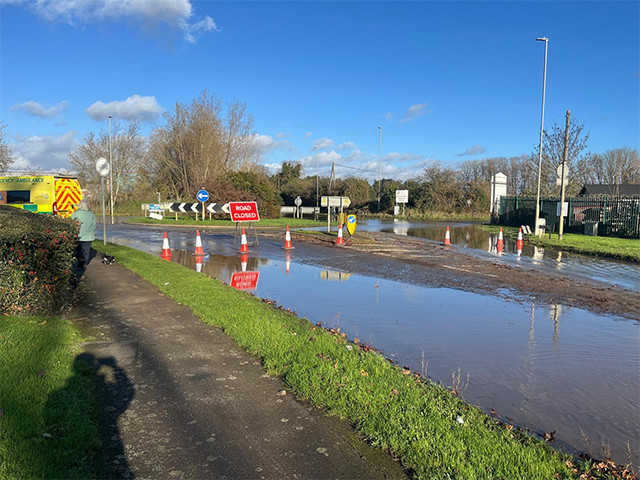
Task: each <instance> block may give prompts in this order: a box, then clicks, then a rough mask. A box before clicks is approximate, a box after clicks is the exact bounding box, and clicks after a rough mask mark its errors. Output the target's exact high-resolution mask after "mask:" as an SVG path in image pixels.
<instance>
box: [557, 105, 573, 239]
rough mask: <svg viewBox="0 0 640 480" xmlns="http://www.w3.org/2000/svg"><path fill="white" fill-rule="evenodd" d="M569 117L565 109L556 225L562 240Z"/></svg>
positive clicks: (569, 113)
mask: <svg viewBox="0 0 640 480" xmlns="http://www.w3.org/2000/svg"><path fill="white" fill-rule="evenodd" d="M570 118H571V111H570V110H567V123H566V125H565V127H564V153H563V154H562V169H561V173H560V226H559V227H558V240H562V233H563V232H564V189H565V184H566V180H565V176H566V174H567V172H566V171H565V170H566V168H567V156H568V153H569V119H570ZM567 213H569V212H567Z"/></svg>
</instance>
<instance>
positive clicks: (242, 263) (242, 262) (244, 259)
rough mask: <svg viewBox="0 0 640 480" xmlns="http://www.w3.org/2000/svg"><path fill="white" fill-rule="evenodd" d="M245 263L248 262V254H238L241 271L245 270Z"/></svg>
mask: <svg viewBox="0 0 640 480" xmlns="http://www.w3.org/2000/svg"><path fill="white" fill-rule="evenodd" d="M247 263H249V255H247V254H244V255H240V267H241V268H242V271H243V272H246V271H247Z"/></svg>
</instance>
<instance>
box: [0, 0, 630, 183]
mask: <svg viewBox="0 0 640 480" xmlns="http://www.w3.org/2000/svg"><path fill="white" fill-rule="evenodd" d="M79 4H80V5H82V8H80V7H78V5H79ZM639 6H640V2H638V1H606V2H598V1H588V2H578V1H567V2H556V1H539V2H506V1H499V2H485V1H476V2H462V1H452V2H436V1H424V2H418V1H414V2H404V3H400V2H365V1H362V2H355V1H353V2H333V1H332V2H306V1H298V2H294V1H289V2H268V1H267V2H245V1H237V2H213V1H193V0H129V1H128V2H113V1H111V0H85V1H84V2H70V1H69V0H39V1H37V0H0V28H1V32H0V42H1V43H0V69H1V71H0V119H1V120H2V121H3V122H4V123H6V124H7V140H8V141H9V143H10V146H11V147H12V150H13V152H14V154H15V156H16V158H17V164H16V167H22V168H24V167H31V168H40V169H42V170H51V169H61V168H62V169H64V168H66V169H68V168H70V165H69V164H68V162H67V161H66V156H67V154H68V152H69V151H70V150H71V149H73V148H75V147H76V146H77V145H78V143H79V142H81V141H82V138H83V137H84V135H85V134H86V133H87V132H90V131H94V132H99V131H100V130H101V129H107V128H108V120H107V118H108V115H109V114H112V115H113V116H114V118H119V119H123V120H128V119H130V118H132V117H133V116H134V115H142V118H144V119H145V123H144V126H145V131H146V132H148V131H150V130H151V129H153V128H154V126H158V125H160V124H162V117H161V114H162V111H163V110H169V111H170V110H172V108H173V107H174V105H175V102H177V101H178V102H187V103H188V102H190V101H191V100H192V99H193V98H194V97H196V96H197V95H198V94H199V93H200V92H201V91H202V90H203V89H205V88H206V89H208V90H209V91H210V92H212V93H215V94H218V95H220V96H221V97H222V98H223V99H224V100H227V101H229V100H232V99H238V100H240V101H243V102H246V104H247V108H248V110H249V111H250V112H251V113H252V114H253V116H254V117H255V126H256V132H257V134H258V137H257V140H258V141H259V142H260V143H261V145H262V147H263V151H264V155H263V161H262V162H263V163H264V164H265V165H268V166H270V167H271V168H276V167H277V165H279V164H280V163H281V162H283V161H285V160H286V161H301V162H302V163H303V166H304V170H305V173H306V174H309V175H314V174H315V170H316V157H315V151H316V150H315V147H314V146H315V145H318V146H319V154H318V162H319V164H320V174H321V175H327V174H328V172H329V169H330V167H331V163H332V162H335V163H336V164H337V165H338V166H337V167H336V174H337V175H338V176H342V177H344V176H350V175H357V176H364V177H368V178H370V179H373V178H376V177H377V174H378V146H379V145H378V142H379V129H378V127H379V126H381V127H382V172H383V176H385V177H387V178H389V177H393V178H409V177H415V176H417V175H419V174H420V172H421V170H422V168H423V167H424V166H425V165H428V164H430V163H432V162H438V163H441V164H442V165H445V166H454V167H455V166H457V165H459V164H460V163H461V162H463V161H465V160H471V159H480V158H486V157H498V156H515V155H520V154H525V153H531V152H532V151H533V149H534V148H535V146H536V145H537V143H538V135H539V126H540V109H541V96H542V71H543V60H544V43H543V42H536V41H535V38H536V37H541V36H546V37H548V38H549V57H548V69H547V97H546V107H545V128H550V127H551V124H552V122H553V121H555V122H556V123H558V124H564V116H565V111H566V110H571V112H572V118H573V119H575V120H577V121H579V122H581V123H584V124H585V129H586V130H587V131H589V132H590V139H589V149H590V150H591V151H592V152H594V153H601V152H604V151H606V150H608V149H611V148H619V147H631V148H635V149H639V148H640V138H639V137H640V124H639V117H640V112H639V110H640V96H639V92H640V84H639V82H640V34H639V29H640V27H639V25H640V7H639ZM347 167H349V168H347Z"/></svg>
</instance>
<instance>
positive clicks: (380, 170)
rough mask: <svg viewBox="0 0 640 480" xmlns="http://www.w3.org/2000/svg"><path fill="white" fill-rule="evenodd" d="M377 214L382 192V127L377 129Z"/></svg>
mask: <svg viewBox="0 0 640 480" xmlns="http://www.w3.org/2000/svg"><path fill="white" fill-rule="evenodd" d="M378 132H379V133H380V134H379V136H378V213H380V193H381V191H382V127H378Z"/></svg>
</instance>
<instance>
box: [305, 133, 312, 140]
mask: <svg viewBox="0 0 640 480" xmlns="http://www.w3.org/2000/svg"><path fill="white" fill-rule="evenodd" d="M311 135H313V133H312V132H307V133H305V134H304V139H305V140H309V137H310V136H311Z"/></svg>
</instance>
